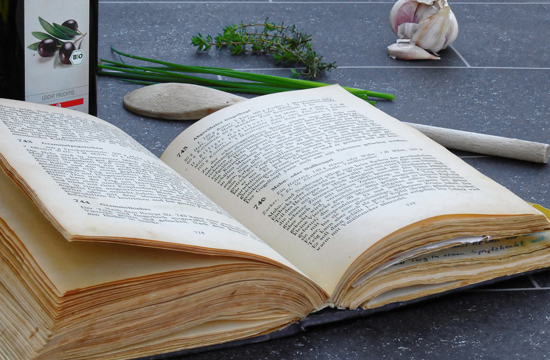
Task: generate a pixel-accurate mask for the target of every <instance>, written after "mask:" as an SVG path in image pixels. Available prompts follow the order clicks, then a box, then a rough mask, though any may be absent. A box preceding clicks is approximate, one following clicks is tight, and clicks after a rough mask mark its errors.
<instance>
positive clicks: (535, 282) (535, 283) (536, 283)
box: [527, 275, 541, 289]
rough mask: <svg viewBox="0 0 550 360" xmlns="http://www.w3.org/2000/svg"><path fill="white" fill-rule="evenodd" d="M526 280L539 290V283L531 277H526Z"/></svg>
mask: <svg viewBox="0 0 550 360" xmlns="http://www.w3.org/2000/svg"><path fill="white" fill-rule="evenodd" d="M527 278H528V279H529V280H530V281H531V283H533V286H534V287H535V288H537V289H540V288H541V287H540V285H539V283H538V282H537V281H536V280H535V279H534V278H533V275H528V276H527Z"/></svg>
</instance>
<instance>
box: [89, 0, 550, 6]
mask: <svg viewBox="0 0 550 360" xmlns="http://www.w3.org/2000/svg"><path fill="white" fill-rule="evenodd" d="M394 2H395V1H393V0H390V1H284V0H280V1H277V0H264V1H178V0H174V1H169V0H168V1H137V0H136V1H101V0H99V3H100V4H265V3H272V4H331V5H332V4H393V3H394ZM549 4H550V1H540V2H537V1H530V2H453V3H452V5H453V6H454V5H516V6H517V5H549Z"/></svg>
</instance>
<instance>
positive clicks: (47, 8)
mask: <svg viewBox="0 0 550 360" xmlns="http://www.w3.org/2000/svg"><path fill="white" fill-rule="evenodd" d="M97 13H98V0H0V97H2V98H9V99H16V100H25V101H30V102H35V103H40V104H47V105H52V106H60V107H67V108H71V109H75V110H79V111H82V112H86V113H89V114H92V115H97V81H96V68H97Z"/></svg>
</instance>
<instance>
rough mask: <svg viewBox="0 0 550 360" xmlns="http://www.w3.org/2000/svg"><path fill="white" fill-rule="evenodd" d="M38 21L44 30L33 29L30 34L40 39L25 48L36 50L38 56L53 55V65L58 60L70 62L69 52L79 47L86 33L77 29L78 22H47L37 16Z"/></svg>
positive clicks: (63, 62) (64, 62) (65, 62)
mask: <svg viewBox="0 0 550 360" xmlns="http://www.w3.org/2000/svg"><path fill="white" fill-rule="evenodd" d="M38 22H39V23H40V25H41V26H42V28H43V29H44V32H42V31H33V32H32V35H33V36H34V37H35V38H37V39H38V40H40V41H38V42H35V43H33V44H31V45H29V46H28V47H27V48H28V49H29V50H34V51H36V52H37V53H38V55H39V56H40V57H52V56H55V59H54V67H55V65H56V63H57V62H58V60H59V62H60V63H62V64H71V60H70V59H71V54H72V53H73V51H74V50H76V49H80V48H81V46H82V40H83V39H84V37H85V36H86V33H82V32H81V31H80V30H79V29H78V22H77V21H76V20H74V19H68V20H65V21H64V22H63V23H62V24H61V25H59V24H56V23H49V22H47V21H46V20H44V19H42V18H41V17H38Z"/></svg>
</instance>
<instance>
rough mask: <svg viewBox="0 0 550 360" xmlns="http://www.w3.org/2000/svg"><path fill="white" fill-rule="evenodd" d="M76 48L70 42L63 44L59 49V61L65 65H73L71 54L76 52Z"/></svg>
mask: <svg viewBox="0 0 550 360" xmlns="http://www.w3.org/2000/svg"><path fill="white" fill-rule="evenodd" d="M75 49H76V47H75V46H74V44H73V43H72V42H70V41H68V42H66V43H63V45H61V47H60V48H59V61H61V62H62V63H63V64H70V63H71V54H72V53H73V51H75Z"/></svg>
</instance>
